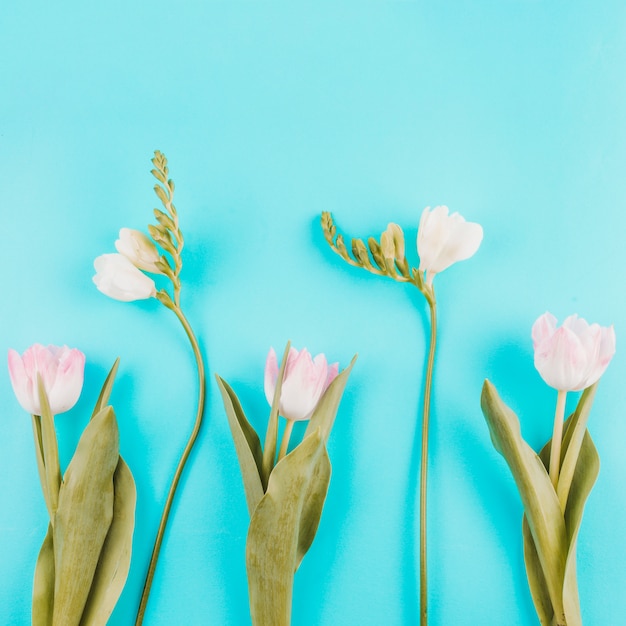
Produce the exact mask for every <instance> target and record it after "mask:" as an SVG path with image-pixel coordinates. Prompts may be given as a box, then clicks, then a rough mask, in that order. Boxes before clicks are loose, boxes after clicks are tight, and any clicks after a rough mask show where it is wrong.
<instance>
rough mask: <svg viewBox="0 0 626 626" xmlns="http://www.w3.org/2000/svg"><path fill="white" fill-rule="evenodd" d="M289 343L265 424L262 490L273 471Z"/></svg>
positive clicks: (281, 363) (288, 343) (289, 343)
mask: <svg viewBox="0 0 626 626" xmlns="http://www.w3.org/2000/svg"><path fill="white" fill-rule="evenodd" d="M290 348H291V342H290V341H288V342H287V345H286V346H285V351H284V352H283V359H282V361H281V362H280V369H279V370H278V377H277V378H276V387H275V389H274V398H273V399H272V409H271V411H270V419H269V421H268V423H267V432H266V433H265V444H264V446H263V469H262V472H261V482H262V483H263V490H264V491H265V489H266V488H267V483H268V481H269V477H270V474H271V473H272V470H273V469H274V463H275V460H276V440H277V438H278V411H279V409H280V394H281V391H282V388H283V378H284V377H285V368H286V367H287V357H288V356H289V349H290Z"/></svg>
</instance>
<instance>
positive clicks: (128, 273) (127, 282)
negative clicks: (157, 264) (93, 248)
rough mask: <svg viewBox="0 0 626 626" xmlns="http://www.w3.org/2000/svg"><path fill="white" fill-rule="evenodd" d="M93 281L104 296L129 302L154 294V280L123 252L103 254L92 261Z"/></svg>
mask: <svg viewBox="0 0 626 626" xmlns="http://www.w3.org/2000/svg"><path fill="white" fill-rule="evenodd" d="M93 266H94V268H95V270H96V275H95V276H94V277H93V282H94V283H95V284H96V287H97V288H98V289H99V290H100V291H101V292H102V293H103V294H105V295H106V296H109V297H110V298H114V299H115V300H121V301H122V302H131V301H133V300H146V299H147V298H153V297H154V296H156V286H155V284H154V281H153V280H152V279H151V278H150V277H148V276H146V275H145V274H144V273H142V272H141V271H140V270H139V269H137V268H136V267H135V266H134V265H133V264H132V263H131V261H129V260H128V258H126V257H125V256H124V255H123V254H103V255H101V256H99V257H98V258H97V259H96V260H95V261H94V263H93Z"/></svg>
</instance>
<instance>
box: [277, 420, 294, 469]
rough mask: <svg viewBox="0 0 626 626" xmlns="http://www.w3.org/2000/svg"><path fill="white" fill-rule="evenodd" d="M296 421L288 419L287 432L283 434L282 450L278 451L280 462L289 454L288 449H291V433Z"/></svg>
mask: <svg viewBox="0 0 626 626" xmlns="http://www.w3.org/2000/svg"><path fill="white" fill-rule="evenodd" d="M294 422H295V420H290V419H287V424H286V425H285V430H284V432H283V438H282V440H281V442H280V450H279V451H278V460H279V461H280V460H281V459H282V458H283V457H284V456H285V454H287V448H288V447H289V440H290V439H291V431H292V430H293V425H294Z"/></svg>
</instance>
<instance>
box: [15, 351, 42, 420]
mask: <svg viewBox="0 0 626 626" xmlns="http://www.w3.org/2000/svg"><path fill="white" fill-rule="evenodd" d="M8 360H9V378H10V379H11V385H12V387H13V393H15V397H16V398H17V401H18V402H19V403H20V405H21V407H22V408H23V409H24V410H25V411H28V413H33V414H36V413H37V411H38V409H39V406H38V405H37V406H35V405H34V404H33V395H32V385H31V381H30V379H29V377H28V373H27V371H26V368H25V367H24V361H23V360H22V357H20V355H19V354H18V353H17V352H16V351H15V350H13V349H10V350H9V359H8Z"/></svg>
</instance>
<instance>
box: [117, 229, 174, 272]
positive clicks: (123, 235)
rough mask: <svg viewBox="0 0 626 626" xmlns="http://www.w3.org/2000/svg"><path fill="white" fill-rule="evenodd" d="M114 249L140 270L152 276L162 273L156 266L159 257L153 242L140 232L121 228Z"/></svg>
mask: <svg viewBox="0 0 626 626" xmlns="http://www.w3.org/2000/svg"><path fill="white" fill-rule="evenodd" d="M115 249H116V250H117V251H118V252H119V253H120V254H123V255H124V256H125V257H126V258H127V259H128V260H129V261H130V262H131V263H132V264H133V265H135V266H136V267H138V268H139V269H140V270H144V271H145V272H151V273H152V274H162V273H163V272H162V271H161V270H160V269H159V268H158V267H157V265H156V263H157V261H159V260H160V258H161V257H160V255H159V252H158V250H157V248H156V246H155V245H154V242H153V241H152V240H151V239H150V238H149V237H147V236H146V235H144V234H143V233H142V232H141V231H139V230H134V229H132V228H122V229H121V230H120V238H119V239H118V240H117V241H116V242H115Z"/></svg>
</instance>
